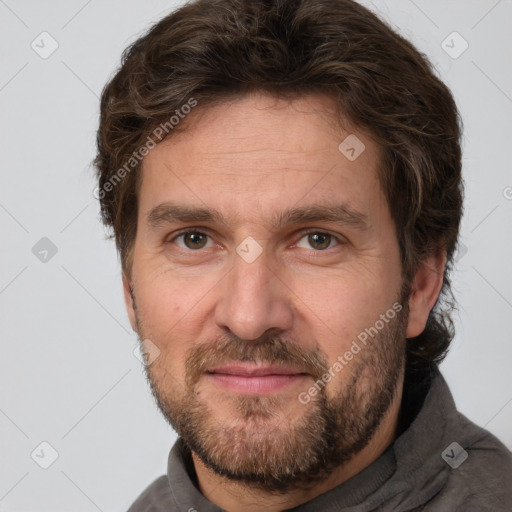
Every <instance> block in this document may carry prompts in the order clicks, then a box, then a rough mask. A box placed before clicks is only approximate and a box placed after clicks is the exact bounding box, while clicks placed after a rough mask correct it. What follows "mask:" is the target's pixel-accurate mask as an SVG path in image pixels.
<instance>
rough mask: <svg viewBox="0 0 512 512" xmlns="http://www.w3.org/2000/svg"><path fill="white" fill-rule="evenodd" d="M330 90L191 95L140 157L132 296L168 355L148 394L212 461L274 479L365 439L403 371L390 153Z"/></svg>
mask: <svg viewBox="0 0 512 512" xmlns="http://www.w3.org/2000/svg"><path fill="white" fill-rule="evenodd" d="M331 101H332V100H330V99H328V98H326V97H320V96H307V97H304V98H302V99H297V100H293V101H284V100H277V99H275V98H270V97H268V96H265V95H253V96H247V97H244V98H241V99H236V100H233V101H231V102H226V103H224V104H221V105H217V106H214V107H209V108H203V109H202V110H201V108H200V105H199V106H198V107H197V109H196V111H195V112H193V113H192V114H190V116H189V118H187V119H186V121H185V122H186V123H187V125H186V126H187V129H186V130H185V131H184V132H183V133H180V134H177V135H174V136H173V137H171V138H170V139H168V140H167V141H165V142H163V143H161V144H159V145H158V146H157V147H156V148H155V149H153V150H152V151H151V152H150V153H149V154H148V155H147V156H146V157H145V159H144V162H143V167H142V183H141V188H140V195H139V210H138V228H137V235H136V239H135V244H134V248H133V266H132V271H131V276H130V277H129V278H128V277H126V276H125V294H126V299H127V305H128V311H129V313H130V316H131V320H132V325H133V326H134V328H135V329H136V330H137V332H138V334H139V337H140V339H141V340H150V341H149V342H148V341H145V342H144V343H146V344H148V346H150V347H152V348H153V349H154V350H155V351H156V347H157V348H158V350H159V355H158V357H156V359H154V360H153V361H152V362H151V364H148V367H147V373H148V378H149V380H150V383H151V386H152V389H153V392H154V394H155V397H156V398H157V401H158V404H159V406H160V408H161V410H162V412H163V413H164V415H165V416H166V417H167V419H168V420H169V421H170V422H171V424H172V425H173V426H174V428H175V429H176V430H177V432H178V433H179V434H180V435H181V436H182V437H183V439H184V440H185V442H186V443H187V444H188V445H189V446H190V447H191V449H192V450H193V452H194V453H195V454H196V455H197V456H198V457H199V458H200V460H201V461H202V462H203V463H204V464H205V465H206V466H207V467H209V468H210V469H212V470H213V471H215V472H216V473H218V474H221V475H225V476H227V477H229V478H232V479H237V480H241V481H245V482H251V483H252V484H253V485H258V486H260V487H262V488H265V489H268V490H285V489H288V488H290V487H292V486H294V485H297V483H298V482H300V481H304V480H309V481H311V480H312V479H314V478H315V477H319V476H321V475H322V474H325V472H328V471H330V470H332V469H333V468H334V467H336V466H337V465H339V464H342V463H344V462H346V461H347V460H349V459H350V458H351V457H352V456H354V454H357V453H358V452H359V451H360V450H362V449H363V448H364V447H365V446H366V445H367V444H368V443H369V441H370V439H371V438H372V436H373V434H374V433H375V431H376V429H377V428H378V426H379V424H380V423H381V421H382V420H383V418H384V417H385V415H386V413H387V412H388V410H389V408H390V405H391V403H392V402H393V399H394V397H395V398H396V394H397V392H398V388H399V383H400V379H401V376H402V372H403V363H404V354H405V352H404V351H405V348H404V347H405V337H406V330H407V321H408V314H407V310H408V307H407V301H406V300H405V299H406V297H405V296H404V294H403V289H402V286H403V282H402V277H401V267H400V258H399V248H398V242H397V239H396V234H395V227H394V223H393V221H392V219H391V216H390V212H389V208H388V205H387V202H386V199H385V197H384V195H383V192H382V191H381V189H380V186H379V181H378V173H379V164H380V161H381V154H380V151H379V148H378V146H377V145H376V144H375V143H374V142H373V141H372V139H371V138H370V137H369V136H368V135H367V134H365V133H364V132H361V131H359V130H357V129H350V128H349V127H348V124H346V125H345V126H346V128H345V129H341V128H339V126H338V125H336V124H335V123H334V122H333V120H332V118H331V117H330V116H329V114H328V113H329V112H333V111H334V106H333V104H332V103H331ZM349 135H351V138H350V139H348V141H352V142H353V140H354V139H353V137H354V135H355V136H357V138H358V139H359V141H360V142H362V143H363V144H364V150H363V151H362V152H361V153H360V155H359V156H357V152H358V151H357V150H358V149H361V148H362V147H363V146H357V148H356V152H355V154H356V156H357V158H355V159H354V158H353V157H354V154H353V153H354V152H351V151H350V149H348V151H347V148H345V149H344V150H343V147H344V146H343V145H342V150H340V149H339V148H338V147H339V145H340V143H342V141H344V140H345V139H346V137H348V136H349ZM349 146H350V145H349ZM348 157H350V158H348ZM130 287H131V289H132V290H131V292H130V291H129V289H130ZM151 352H152V350H149V354H151ZM155 353H158V352H155Z"/></svg>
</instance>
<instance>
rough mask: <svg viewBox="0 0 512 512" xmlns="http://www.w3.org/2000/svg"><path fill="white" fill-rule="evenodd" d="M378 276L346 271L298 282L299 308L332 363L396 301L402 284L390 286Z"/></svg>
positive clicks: (304, 278)
mask: <svg viewBox="0 0 512 512" xmlns="http://www.w3.org/2000/svg"><path fill="white" fill-rule="evenodd" d="M378 276H379V274H376V273H368V272H366V273H365V272H362V271H361V269H359V271H356V270H354V271H348V270H346V269H345V270H343V272H339V273H336V274H334V273H331V275H329V276H325V277H323V278H317V279H311V277H310V276H309V277H297V278H296V281H295V283H294V285H293V286H292V287H291V288H292V289H293V290H294V292H295V293H296V296H297V297H298V298H299V301H298V308H299V309H300V311H302V312H303V315H304V321H305V322H306V323H307V324H309V326H310V327H311V328H312V332H313V333H314V337H315V340H316V342H317V343H318V345H319V347H320V349H321V350H322V351H323V352H324V353H325V354H326V355H327V357H328V359H329V360H330V361H333V360H335V359H336V358H337V357H338V356H339V355H342V354H343V353H344V352H345V351H346V350H348V348H349V347H350V345H351V343H352V341H353V340H354V339H355V338H356V337H357V335H358V334H359V333H361V332H362V331H364V329H365V328H368V327H370V326H372V325H374V324H375V322H376V320H378V319H379V317H380V315H381V314H384V313H385V312H386V311H387V310H388V309H389V308H390V307H391V306H392V304H393V302H394V301H395V300H396V297H397V290H398V289H399V284H398V282H397V281H396V280H395V281H394V282H393V283H391V282H389V280H388V277H387V276H386V275H384V274H382V273H381V274H380V277H378Z"/></svg>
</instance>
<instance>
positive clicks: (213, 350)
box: [134, 293, 408, 493]
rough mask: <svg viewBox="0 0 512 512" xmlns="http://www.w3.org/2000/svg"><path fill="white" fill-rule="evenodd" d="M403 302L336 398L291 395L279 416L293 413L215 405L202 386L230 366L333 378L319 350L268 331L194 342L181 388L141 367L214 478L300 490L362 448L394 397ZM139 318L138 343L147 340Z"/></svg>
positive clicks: (236, 399) (265, 402) (282, 401)
mask: <svg viewBox="0 0 512 512" xmlns="http://www.w3.org/2000/svg"><path fill="white" fill-rule="evenodd" d="M401 295H402V297H401V299H403V298H404V294H403V293H402V294H401ZM134 303H135V302H134ZM400 304H403V308H402V310H401V311H399V312H398V313H397V314H396V316H395V317H394V318H392V319H391V320H389V322H388V323H386V324H385V325H384V327H383V328H382V329H381V330H379V331H378V333H377V334H375V335H374V336H373V337H371V338H370V340H369V342H368V344H367V345H365V346H364V347H362V348H361V350H360V351H359V352H358V353H356V354H355V355H354V358H353V359H352V360H351V361H350V362H348V363H347V364H346V366H345V367H343V369H342V370H340V371H339V373H338V374H335V375H334V376H333V377H332V381H333V382H332V384H333V386H332V387H333V388H334V387H336V388H337V389H336V390H335V391H332V392H331V393H328V392H327V390H328V388H329V386H328V385H324V387H321V388H320V390H319V391H318V393H317V394H316V396H315V397H314V398H312V399H311V401H309V403H307V404H304V403H303V402H300V401H299V399H298V396H297V395H294V398H293V400H296V403H297V405H296V407H294V408H292V411H291V413H289V414H288V415H285V414H283V411H284V410H285V409H286V408H287V407H288V408H289V405H290V397H289V396H286V397H285V396H282V395H280V394H279V393H278V394H276V395H271V396H255V395H236V394H234V393H230V394H229V395H224V394H222V393H218V394H217V395H215V396H214V398H213V400H212V399H211V397H210V399H208V397H205V396H204V393H203V392H202V390H201V388H200V385H199V384H200V379H201V376H203V375H204V374H205V372H206V371H207V369H208V368H211V367H214V366H216V365H221V364H223V363H228V362H249V361H251V362H256V363H263V364H269V365H289V366H292V367H293V368H297V371H298V372H301V373H306V374H309V375H310V376H311V377H312V379H313V380H314V382H319V381H321V379H322V376H324V375H326V374H327V373H328V372H329V367H330V365H329V362H328V360H327V358H326V357H325V355H324V354H323V353H322V352H321V351H320V350H319V349H318V348H317V349H314V350H307V349H305V348H303V347H301V346H300V345H299V344H298V343H296V342H293V341H292V340H290V339H289V338H288V339H286V338H284V337H282V336H280V335H274V334H272V332H270V331H267V332H266V333H265V334H264V335H263V336H261V337H260V338H258V339H257V340H250V341H247V340H243V339H241V338H238V337H237V336H235V335H233V334H231V333H229V334H227V335H225V336H223V337H221V338H219V339H217V340H215V341H214V342H208V343H198V344H195V345H192V346H191V348H190V349H189V350H188V351H187V353H186V359H185V382H184V383H182V385H181V386H179V385H176V384H172V385H169V384H170V383H169V381H168V380H167V379H166V378H165V374H166V373H167V374H168V373H169V372H168V370H166V369H165V368H164V366H163V364H162V361H161V360H160V361H159V362H158V364H155V363H153V364H150V365H147V366H146V374H147V378H148V381H149V383H150V386H151V390H152V393H153V395H154V397H155V399H156V402H157V404H158V407H159V409H160V410H161V412H162V413H163V415H164V417H165V418H166V419H167V421H168V422H169V423H170V424H171V426H172V427H173V428H174V430H175V431H176V432H177V433H178V435H179V436H180V437H181V438H182V441H183V442H184V443H185V445H186V446H187V447H188V448H189V449H190V450H191V451H192V452H194V453H195V454H196V455H197V457H199V459H200V460H201V461H202V462H203V464H204V465H205V466H206V467H208V468H209V469H211V470H212V471H213V472H215V473H216V474H217V475H219V476H222V477H225V478H227V479H229V480H231V481H237V482H240V483H242V484H245V485H249V486H250V487H252V488H254V489H258V490H263V491H266V492H273V493H286V492H289V491H290V490H293V489H299V488H301V489H304V488H305V487H309V486H314V485H315V483H316V482H318V481H319V480H322V479H324V478H325V477H326V476H327V475H329V474H330V473H331V472H332V471H333V470H334V469H336V468H338V467H340V466H343V465H344V464H346V463H347V462H348V461H350V460H351V459H352V458H353V457H354V456H355V455H356V454H357V453H359V452H360V451H361V450H362V449H363V448H365V447H366V446H367V445H368V444H369V443H370V441H371V440H372V438H373V436H374V434H375V432H376V430H377V429H378V427H379V425H380V424H381V422H382V420H383V419H384V417H385V416H386V413H387V412H388V410H389V409H390V407H391V405H392V403H393V401H394V400H395V398H396V392H397V388H398V385H399V383H400V382H401V377H402V375H403V370H404V365H405V341H406V326H407V319H408V307H407V306H408V304H407V300H404V301H400ZM390 309H391V308H390ZM136 311H137V310H136ZM140 320H141V319H140V318H137V321H138V332H139V337H140V339H144V338H145V334H143V333H142V332H141V329H140V327H142V322H141V321H140ZM382 323H383V322H382ZM317 346H318V345H317ZM345 350H346V349H344V350H343V352H345ZM162 359H164V358H162ZM331 364H332V363H331ZM331 375H332V370H331ZM338 380H339V382H338V383H337V382H336V381H338ZM166 382H167V385H166V384H165V383H166ZM312 384H313V382H311V384H310V385H312ZM219 407H222V408H223V409H222V410H224V411H230V412H229V413H226V414H225V415H224V416H223V417H220V418H218V417H216V415H215V410H214V408H216V409H218V408H219ZM300 408H302V410H301V409H300ZM297 410H299V411H300V414H299V415H298V417H297ZM292 414H293V418H291V416H292Z"/></svg>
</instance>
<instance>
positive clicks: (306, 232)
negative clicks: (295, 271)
mask: <svg viewBox="0 0 512 512" xmlns="http://www.w3.org/2000/svg"><path fill="white" fill-rule="evenodd" d="M201 229H203V228H198V229H196V228H187V229H185V230H182V231H179V232H178V233H176V234H175V235H174V236H173V237H172V238H171V239H168V240H166V241H165V244H166V245H167V244H170V243H172V242H174V241H175V240H177V239H178V238H179V237H182V236H183V235H187V234H189V233H195V234H199V235H206V236H207V237H209V238H210V239H212V236H211V235H210V234H209V233H208V232H207V231H204V230H203V231H201ZM310 234H316V235H327V236H330V237H331V238H332V240H334V241H335V242H336V245H335V246H334V247H338V246H341V245H344V244H346V243H347V242H346V240H345V239H344V238H343V237H342V236H341V235H334V234H332V233H330V232H329V231H320V230H318V229H311V228H310V229H306V230H303V231H301V232H300V234H299V235H300V236H299V238H298V239H297V241H296V242H295V243H294V246H296V245H297V244H298V243H299V242H300V240H302V239H303V238H304V237H306V236H308V235H310ZM334 247H328V248H327V249H309V250H310V251H311V252H313V253H323V252H327V251H329V250H330V249H333V248H334ZM178 248H179V249H181V250H182V251H186V252H189V253H193V252H197V253H199V252H201V249H196V250H194V249H184V248H183V247H179V246H178ZM306 250H308V249H306Z"/></svg>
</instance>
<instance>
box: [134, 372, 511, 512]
mask: <svg viewBox="0 0 512 512" xmlns="http://www.w3.org/2000/svg"><path fill="white" fill-rule="evenodd" d="M429 383H430V385H429V386H427V388H426V390H425V391H424V392H423V396H421V395H417V394H416V395H410V394H409V400H408V401H407V402H406V401H404V402H403V403H402V417H404V416H405V417H407V414H405V415H404V414H403V413H404V409H407V408H409V409H413V408H414V403H416V405H418V404H420V407H419V408H418V409H419V410H418V411H416V412H414V414H412V417H411V421H410V423H406V424H405V425H404V427H403V432H402V434H401V435H399V437H397V438H396V440H395V442H394V443H393V444H392V445H391V446H390V447H388V449H387V450H386V451H385V452H384V453H383V454H382V455H381V456H380V457H379V458H378V459H377V460H375V461H374V462H373V463H372V464H370V466H368V467H367V468H365V469H364V470H363V471H361V472H360V473H358V474H357V475H355V476H354V477H352V478H351V479H349V480H347V481H346V482H344V483H342V484H341V485H339V486H338V487H336V488H334V489H332V490H331V491H329V492H326V493H325V494H322V495H320V496H318V497H317V498H315V499H313V500H311V501H309V502H307V503H304V504H302V505H300V506H298V507H295V508H293V509H289V510H293V511H294V512H319V511H321V512H369V511H397V512H398V511H399V512H406V511H407V512H413V511H420V510H421V511H423V512H457V511H460V512H482V511H489V512H491V511H492V512H502V511H503V512H505V511H506V512H511V511H512V454H511V452H510V451H509V450H508V449H507V448H506V447H505V446H504V445H503V444H502V443H501V442H500V441H499V440H498V439H497V438H496V437H495V436H493V435H492V434H490V433H489V432H488V431H486V430H484V429H483V428H480V427H478V426H477V425H475V424H474V423H472V422H471V421H469V420H468V419H467V418H466V417H465V416H464V415H462V414H460V413H459V412H457V409H456V407H455V403H454V401H453V398H452V395H451V393H450V390H449V388H448V385H447V384H446V381H445V380H444V378H443V377H442V375H441V374H440V373H439V370H438V369H437V367H434V368H433V371H432V375H431V376H430V378H429ZM427 389H428V391H427ZM405 391H406V388H405V387H404V396H405ZM421 404H422V405H421ZM405 412H406V413H407V412H408V411H405ZM409 412H410V411H409ZM409 416H411V415H410V414H409ZM194 482H195V472H194V468H193V464H192V459H191V457H190V453H189V452H188V450H187V448H186V447H185V446H184V444H183V443H182V441H181V439H178V441H176V444H175V445H174V447H173V448H172V450H171V452H170V454H169V462H168V472H167V475H166V476H161V477H160V478H158V479H157V480H156V481H155V482H153V483H152V484H151V485H150V486H149V487H148V488H147V489H146V490H145V491H144V492H143V493H142V494H141V495H140V496H139V497H138V498H137V500H136V501H135V503H134V504H133V505H132V506H131V508H130V509H129V511H128V512H174V511H179V512H193V511H194V510H195V511H197V512H222V511H223V509H221V508H220V507H218V506H216V505H214V504H213V503H211V502H210V501H208V500H207V499H206V498H205V497H204V496H203V495H202V494H201V492H200V491H199V490H198V488H197V487H196V485H195V483H194Z"/></svg>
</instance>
